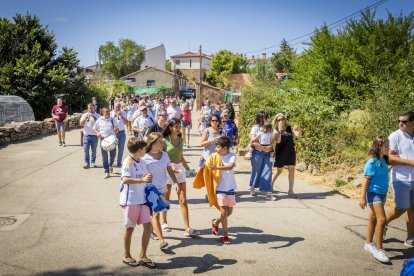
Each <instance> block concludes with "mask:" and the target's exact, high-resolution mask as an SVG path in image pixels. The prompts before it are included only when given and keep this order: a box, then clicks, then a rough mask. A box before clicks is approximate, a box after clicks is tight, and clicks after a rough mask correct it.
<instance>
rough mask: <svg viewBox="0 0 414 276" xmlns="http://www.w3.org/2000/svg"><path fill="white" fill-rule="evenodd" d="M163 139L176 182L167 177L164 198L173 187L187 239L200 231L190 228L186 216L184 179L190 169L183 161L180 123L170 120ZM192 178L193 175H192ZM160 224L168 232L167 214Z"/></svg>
mask: <svg viewBox="0 0 414 276" xmlns="http://www.w3.org/2000/svg"><path fill="white" fill-rule="evenodd" d="M162 135H163V137H164V151H165V152H166V153H167V154H168V157H169V158H170V161H171V165H172V169H173V171H174V173H175V177H176V179H177V182H176V183H175V182H174V181H173V179H171V177H170V176H169V175H167V178H168V180H167V188H168V191H167V193H166V196H165V198H166V199H167V200H170V195H171V187H172V185H175V188H176V191H177V196H178V202H179V203H180V207H181V214H182V216H183V221H184V228H185V233H184V235H185V236H187V237H193V236H197V235H199V234H200V231H198V230H195V229H193V228H190V219H189V215H188V204H187V192H186V189H187V188H186V182H185V177H186V174H185V172H186V171H189V170H190V168H189V167H188V165H187V162H186V161H185V159H184V155H183V153H184V142H183V138H182V134H181V121H180V120H179V119H177V118H172V119H171V120H169V121H168V123H167V125H166V127H165V129H164V131H163V133H162ZM193 176H194V175H193ZM162 224H163V225H164V229H165V230H164V231H168V229H170V228H169V226H168V224H167V212H163V213H162Z"/></svg>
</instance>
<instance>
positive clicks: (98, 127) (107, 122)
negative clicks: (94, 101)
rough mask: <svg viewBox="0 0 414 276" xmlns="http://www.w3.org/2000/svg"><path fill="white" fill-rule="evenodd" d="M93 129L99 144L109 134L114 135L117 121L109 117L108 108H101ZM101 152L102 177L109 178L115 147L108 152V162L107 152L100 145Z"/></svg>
mask: <svg viewBox="0 0 414 276" xmlns="http://www.w3.org/2000/svg"><path fill="white" fill-rule="evenodd" d="M93 130H94V131H95V133H96V136H98V138H99V139H100V140H101V144H102V140H103V139H105V138H107V137H109V136H111V135H113V136H115V133H116V132H118V131H119V130H118V123H117V122H116V120H114V119H113V118H111V117H110V114H109V109H108V108H106V107H104V108H102V117H100V118H99V119H98V120H97V121H96V123H95V125H94V127H93ZM101 154H102V162H103V167H104V170H105V177H104V178H109V176H110V174H109V172H113V170H114V169H113V167H112V165H113V164H114V161H115V157H116V147H115V148H114V149H113V150H111V151H110V152H109V162H108V152H107V151H106V150H104V149H103V148H102V147H101Z"/></svg>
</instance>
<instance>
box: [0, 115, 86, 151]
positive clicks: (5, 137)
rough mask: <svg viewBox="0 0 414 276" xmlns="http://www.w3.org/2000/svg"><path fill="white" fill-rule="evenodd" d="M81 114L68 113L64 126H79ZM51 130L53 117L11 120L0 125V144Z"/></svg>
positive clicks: (53, 127)
mask: <svg viewBox="0 0 414 276" xmlns="http://www.w3.org/2000/svg"><path fill="white" fill-rule="evenodd" d="M81 116H82V113H74V114H73V115H69V116H68V118H67V121H66V128H67V129H68V128H76V127H79V120H80V117H81ZM52 132H56V126H55V119H53V118H47V119H45V120H43V121H27V122H19V123H16V122H11V123H9V124H6V125H4V126H2V127H0V145H3V144H7V143H10V142H15V141H19V140H22V139H27V138H31V137H35V136H38V135H44V134H48V133H52Z"/></svg>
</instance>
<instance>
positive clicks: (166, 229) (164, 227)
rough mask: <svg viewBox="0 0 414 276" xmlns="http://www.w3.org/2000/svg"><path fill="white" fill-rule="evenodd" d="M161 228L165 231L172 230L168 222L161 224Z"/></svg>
mask: <svg viewBox="0 0 414 276" xmlns="http://www.w3.org/2000/svg"><path fill="white" fill-rule="evenodd" d="M161 229H162V231H164V232H171V228H170V226H169V225H168V224H167V223H163V224H161Z"/></svg>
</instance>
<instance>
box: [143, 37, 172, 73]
mask: <svg viewBox="0 0 414 276" xmlns="http://www.w3.org/2000/svg"><path fill="white" fill-rule="evenodd" d="M165 61H166V53H165V46H164V44H163V43H161V45H159V46H157V47H154V48H150V49H148V50H145V60H144V62H143V63H142V64H141V69H145V68H148V67H156V68H158V69H162V70H166V64H165Z"/></svg>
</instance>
